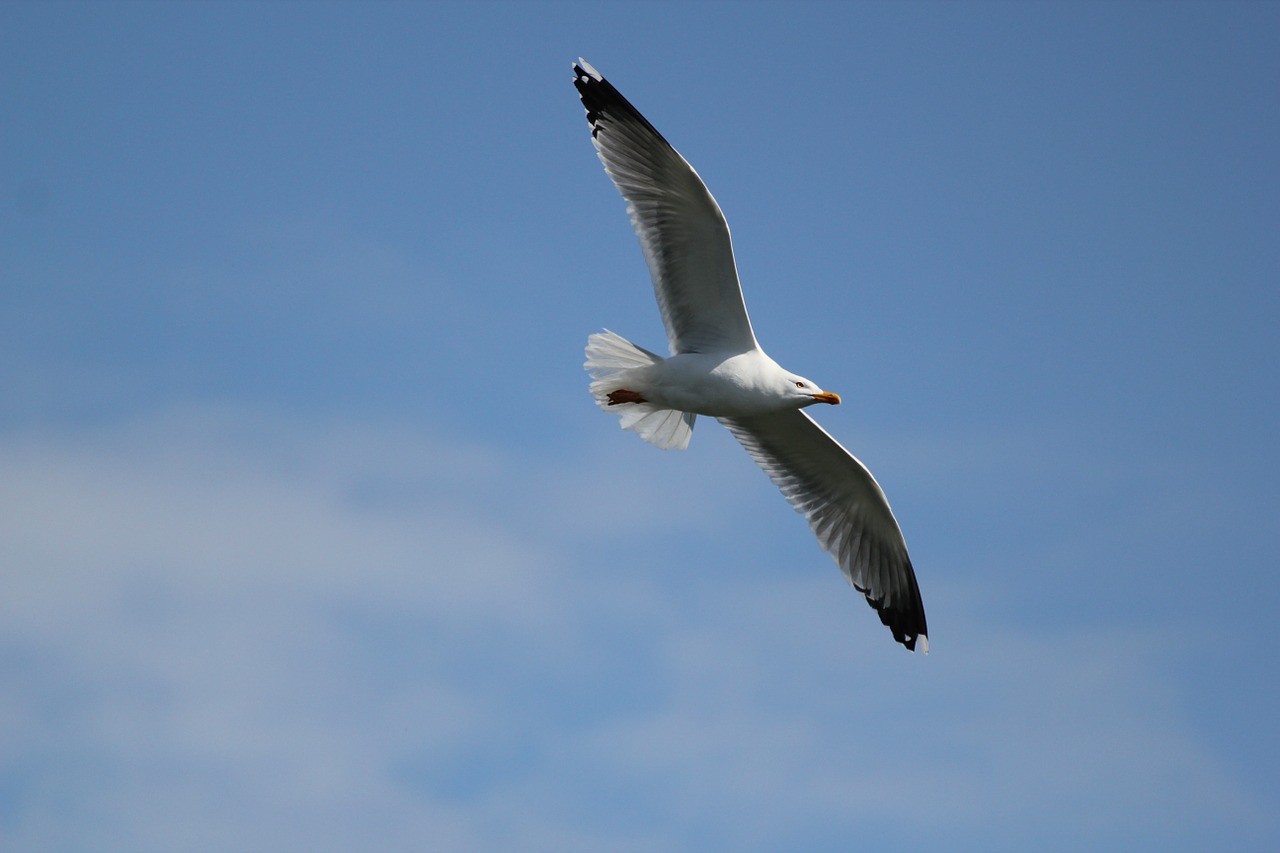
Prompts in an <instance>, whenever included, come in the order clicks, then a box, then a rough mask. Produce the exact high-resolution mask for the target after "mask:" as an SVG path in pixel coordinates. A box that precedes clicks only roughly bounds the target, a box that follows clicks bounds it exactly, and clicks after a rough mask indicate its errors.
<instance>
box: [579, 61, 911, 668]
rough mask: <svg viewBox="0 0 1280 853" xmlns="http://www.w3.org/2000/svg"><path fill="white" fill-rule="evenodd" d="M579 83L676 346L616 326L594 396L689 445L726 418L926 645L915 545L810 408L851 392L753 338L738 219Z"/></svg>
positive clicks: (656, 437)
mask: <svg viewBox="0 0 1280 853" xmlns="http://www.w3.org/2000/svg"><path fill="white" fill-rule="evenodd" d="M573 73H574V80H573V84H574V86H575V87H576V88H577V90H578V95H579V96H580V97H581V98H582V105H583V106H584V107H585V108H586V110H587V122H588V123H589V124H590V125H591V141H592V143H594V145H595V148H596V153H597V154H598V156H599V157H600V161H601V162H602V163H603V164H604V170H605V172H606V173H607V174H608V175H609V177H610V178H612V179H613V183H614V184H615V185H616V186H617V188H618V192H620V193H621V194H622V197H623V198H624V199H625V200H626V202H627V213H628V214H630V216H631V225H632V227H633V228H634V229H635V232H636V236H637V237H639V238H640V247H641V248H642V249H643V251H644V257H645V261H646V262H647V263H648V266H649V274H650V276H651V277H652V279H653V291H654V295H655V296H656V297H657V300H658V308H659V309H660V310H661V312H662V322H663V325H665V326H666V330H667V344H668V346H669V349H670V353H671V355H670V356H669V357H667V358H663V357H662V356H660V355H656V354H655V353H652V352H650V351H649V350H647V349H644V348H642V347H639V346H636V345H635V344H633V343H631V342H630V341H628V340H626V339H625V338H623V337H621V336H620V335H617V334H615V333H613V332H611V331H609V330H607V329H606V330H604V331H603V332H599V333H596V334H593V335H591V336H590V337H589V338H588V339H587V348H586V356H587V361H586V364H585V365H584V367H585V368H586V370H587V372H588V373H589V374H590V376H591V380H592V381H591V385H590V390H591V395H592V396H593V397H594V398H595V400H596V403H597V404H598V405H599V406H600V408H601V409H603V410H605V411H606V412H612V413H614V414H617V415H618V416H619V417H620V418H621V426H622V428H623V429H626V430H630V431H632V432H635V433H636V434H637V435H639V436H640V437H641V438H642V439H644V440H645V441H647V442H649V443H650V444H653V445H655V446H656V447H659V448H662V449H664V450H670V449H677V450H684V449H685V448H687V447H688V446H689V439H690V437H691V436H692V435H693V425H694V420H695V419H696V418H697V416H698V415H706V416H708V417H713V418H716V419H717V420H718V421H720V423H722V424H724V426H725V427H726V428H728V430H729V432H731V433H732V434H733V436H734V437H735V438H737V439H738V441H739V442H740V443H741V444H742V446H743V447H744V448H746V451H747V453H748V454H750V456H751V458H752V459H754V460H755V461H756V464H758V465H759V466H760V467H761V468H762V469H763V470H764V472H765V473H766V474H767V475H768V476H769V479H771V480H772V481H773V483H774V484H775V485H776V486H777V487H778V488H779V489H780V490H781V491H782V494H783V495H784V496H785V497H786V499H787V500H788V501H789V502H790V503H791V506H792V507H794V508H795V510H796V511H797V512H799V513H801V514H803V515H804V516H805V518H806V519H807V520H808V522H809V526H810V528H812V529H813V532H814V534H815V535H816V536H817V538H818V544H819V545H821V546H822V548H823V550H825V551H826V552H827V553H828V554H830V555H831V557H832V558H833V559H834V560H835V562H836V565H838V566H839V567H840V570H841V571H842V572H843V573H844V576H845V578H846V579H847V580H848V581H849V583H851V584H852V585H853V586H854V588H855V589H857V590H858V591H859V592H861V593H862V594H863V595H864V596H865V597H866V600H867V603H868V604H870V605H871V607H872V608H874V609H875V611H876V612H877V613H878V614H879V615H880V621H881V622H883V623H884V624H885V625H886V626H887V627H888V628H889V630H890V631H892V632H893V638H894V640H896V641H897V642H899V643H901V644H902V645H904V646H906V648H907V649H909V650H911V651H915V648H916V643H919V644H920V648H921V651H923V652H925V653H926V654H927V653H928V651H929V639H928V627H927V626H926V624H925V617H924V603H923V602H922V601H921V599H920V587H919V586H918V585H917V583H916V576H915V571H914V570H913V569H912V567H911V558H910V557H909V556H908V555H907V543H906V541H905V540H904V539H903V536H902V530H901V528H899V527H898V522H897V519H895V518H894V517H893V511H892V510H890V509H889V501H888V499H887V498H885V495H884V491H883V490H882V489H881V488H880V485H879V484H878V483H877V482H876V481H875V478H874V477H872V476H871V472H870V471H868V470H867V468H866V466H865V465H863V464H862V463H861V462H859V461H858V459H857V458H856V457H854V455H853V454H852V453H850V452H849V451H847V450H845V449H844V448H843V447H842V446H841V445H840V443H839V442H837V441H836V440H835V439H834V438H832V437H831V436H830V435H829V434H827V432H826V431H825V430H824V429H823V428H822V427H820V426H818V424H817V423H816V422H815V421H814V420H813V419H812V418H811V417H809V415H808V413H806V412H805V411H804V409H805V408H806V407H808V406H812V405H815V404H817V403H828V404H831V405H838V404H839V403H840V397H839V395H837V394H833V393H831V392H829V391H824V390H822V389H821V388H819V387H818V385H817V384H816V383H814V382H813V381H812V380H809V379H806V378H804V377H803V376H799V375H797V374H795V373H792V372H790V371H789V370H785V369H784V368H783V367H781V366H780V365H779V364H778V363H777V362H775V361H774V360H773V359H772V358H770V357H769V356H767V355H765V352H764V350H763V349H761V348H760V344H759V342H758V341H756V336H755V332H753V331H752V329H751V321H750V319H748V317H747V306H746V303H745V302H744V301H743V298H742V286H741V285H740V284H739V282H738V271H737V267H736V265H735V264H734V260H733V245H732V242H731V241H730V239H729V226H728V224H727V223H726V222H725V218H724V214H722V213H721V212H720V206H719V205H718V204H716V200H715V199H714V198H712V196H711V193H710V191H708V190H707V187H706V185H705V184H703V182H702V179H701V178H700V177H698V173H697V172H695V171H694V170H693V167H692V166H690V165H689V163H688V162H687V161H686V160H685V159H684V158H683V157H681V156H680V154H679V153H678V152H677V151H676V150H675V149H674V148H672V147H671V144H670V143H668V142H667V140H666V139H664V138H663V137H662V134H660V133H658V131H657V130H656V129H655V128H654V126H653V125H652V124H650V123H649V122H648V121H647V120H646V119H645V117H644V116H642V115H641V114H640V112H639V111H638V110H637V109H636V108H635V107H633V106H632V105H631V103H630V102H629V101H628V100H627V99H626V98H624V97H623V96H622V95H621V93H619V92H618V90H617V89H615V88H614V87H613V86H612V85H611V84H610V83H609V81H607V80H605V79H604V77H602V76H601V75H600V73H599V72H598V71H596V70H595V69H594V68H592V67H591V65H590V64H589V63H587V61H586V60H584V59H579V60H578V62H577V63H576V64H575V65H574V66H573Z"/></svg>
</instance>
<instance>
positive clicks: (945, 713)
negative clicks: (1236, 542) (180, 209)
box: [0, 407, 1264, 850]
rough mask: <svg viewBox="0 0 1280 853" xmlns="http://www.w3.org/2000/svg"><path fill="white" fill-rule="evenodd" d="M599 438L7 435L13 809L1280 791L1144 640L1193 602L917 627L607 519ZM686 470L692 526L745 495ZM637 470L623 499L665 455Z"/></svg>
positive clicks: (650, 828) (975, 828)
mask: <svg viewBox="0 0 1280 853" xmlns="http://www.w3.org/2000/svg"><path fill="white" fill-rule="evenodd" d="M712 447H713V449H712V450H711V451H710V454H711V456H712V463H711V464H713V465H715V464H718V463H717V462H716V461H715V460H716V459H717V458H718V453H719V451H718V450H716V449H715V447H716V445H715V443H714V442H713V443H712ZM641 449H644V448H641ZM723 449H724V450H732V448H731V447H730V446H728V445H724V446H723ZM725 458H726V459H728V457H727V456H726V457H725ZM732 461H733V462H734V463H742V460H740V459H737V458H736V457H734V458H733V459H732ZM526 462H527V460H526ZM598 464H599V463H598V462H597V461H596V460H592V459H591V458H590V454H589V453H588V454H587V455H585V456H584V457H583V461H572V462H568V463H566V464H565V465H563V466H562V467H561V469H560V471H559V474H558V475H554V476H553V475H551V474H550V473H549V472H548V470H547V469H545V468H541V469H540V468H539V466H538V465H537V464H534V463H531V462H529V463H528V464H521V460H518V459H514V458H511V456H510V454H507V453H501V452H498V451H495V450H493V449H491V448H486V447H484V446H480V445H476V446H472V447H457V446H447V445H445V444H443V443H436V442H433V441H432V440H431V439H429V438H423V437H422V436H419V435H416V434H414V433H412V432H410V431H408V430H406V429H402V428H397V427H387V426H379V425H376V424H371V423H363V424H362V423H314V422H301V421H299V420H297V419H293V418H290V417H287V416H283V415H279V414H264V413H262V412H258V411H253V410H246V409H243V408H230V407H224V408H219V407H204V408H193V409H185V410H176V409H175V410H169V411H167V412H163V413H160V414H157V415H154V416H151V417H141V418H138V419H135V420H132V421H128V422H123V423H120V424H117V425H116V426H114V427H112V428H110V429H102V428H96V429H92V430H90V429H79V428H74V427H67V428H62V429H59V430H55V431H42V432H39V433H34V432H30V433H23V434H9V435H6V436H4V437H3V439H2V440H0V467H2V468H3V470H5V471H6V475H7V476H6V477H5V479H4V481H3V483H2V484H0V500H2V501H3V504H4V506H5V507H6V510H5V512H4V514H3V517H0V541H2V542H3V543H4V544H3V546H0V547H2V548H3V554H2V555H0V559H3V562H4V565H5V566H6V595H5V596H4V598H3V601H0V624H2V625H3V627H2V628H0V649H2V653H3V655H4V657H5V660H6V661H7V663H6V668H5V676H4V681H3V684H4V687H3V694H2V696H3V705H2V706H0V707H2V708H3V711H2V713H3V716H4V719H5V725H4V727H3V731H4V735H3V740H2V741H0V758H2V759H3V760H2V761H0V764H2V765H3V767H4V768H5V770H4V771H3V773H2V774H0V776H2V777H3V784H4V786H5V789H6V790H7V791H9V792H12V796H11V797H10V798H9V803H10V805H9V806H8V807H7V809H6V811H5V812H4V814H3V815H2V816H0V824H2V825H3V827H4V833H5V836H6V838H9V839H12V841H13V843H15V844H18V845H19V846H24V847H28V846H34V847H37V848H38V847H42V846H50V845H52V846H59V845H60V844H65V845H66V846H80V845H82V844H86V843H88V841H89V839H92V840H93V843H94V846H96V847H116V848H121V849H124V848H127V849H172V848H173V847H175V846H178V847H185V848H197V849H198V848H206V849H209V848H216V847H241V848H243V847H245V846H281V847H286V848H290V847H291V848H295V849H297V848H302V847H306V848H308V849H343V848H349V847H351V846H352V845H355V844H360V843H363V842H367V841H368V840H369V839H376V840H377V842H378V844H380V845H381V846H386V847H395V846H413V845H414V844H421V843H422V842H423V840H424V839H427V840H430V841H432V842H433V846H436V847H439V848H454V849H484V848H499V847H504V846H506V847H509V846H512V845H517V844H519V845H520V846H522V847H524V848H526V849H529V848H542V849H584V850H586V849H601V848H604V847H608V848H611V849H618V848H629V849H681V848H688V847H693V846H698V844H699V843H703V842H714V843H717V844H721V845H724V844H729V845H730V846H735V847H741V848H744V849H748V848H753V847H755V848H770V847H776V845H778V844H781V843H783V842H785V841H788V840H795V839H801V840H803V839H806V838H808V839H810V840H811V841H812V842H813V843H814V844H816V845H818V846H822V844H823V843H827V842H824V841H823V839H827V840H828V841H829V838H830V837H831V836H830V833H831V832H833V831H834V832H837V833H839V832H846V831H853V830H854V829H858V831H859V832H862V833H864V835H866V834H867V833H870V835H868V836H866V837H872V838H874V837H880V838H882V839H883V840H884V843H888V841H889V840H890V839H899V840H906V841H908V842H909V843H910V844H920V845H924V844H926V843H928V844H937V843H940V842H941V841H945V840H946V839H947V838H948V837H953V833H956V832H963V833H973V834H974V835H975V836H978V835H981V836H982V837H984V838H985V839H987V841H988V842H989V844H988V846H987V849H1001V848H1003V849H1019V848H1025V845H1026V844H1029V843H1031V842H1032V841H1035V840H1037V839H1039V840H1040V841H1041V842H1043V834H1044V833H1049V834H1050V835H1051V836H1052V837H1053V838H1057V839H1060V840H1061V844H1060V845H1059V846H1058V849H1070V848H1072V847H1073V846H1075V845H1078V844H1080V843H1087V842H1088V841H1089V840H1090V839H1097V838H1101V837H1104V836H1108V835H1114V834H1116V833H1121V834H1126V833H1127V834H1130V835H1131V836H1132V838H1133V839H1134V841H1135V844H1137V846H1139V847H1141V846H1142V844H1141V843H1139V842H1143V840H1144V839H1145V840H1146V841H1147V842H1149V843H1151V844H1155V843H1156V842H1157V841H1160V840H1163V841H1165V842H1171V841H1175V840H1177V839H1178V838H1181V837H1183V836H1186V835H1188V834H1190V835H1192V836H1195V835H1196V833H1201V834H1205V837H1208V835H1207V834H1208V833H1211V832H1212V831H1213V830H1214V829H1215V827H1219V826H1221V825H1222V824H1223V823H1224V822H1227V821H1230V822H1232V823H1241V822H1243V823H1244V824H1250V823H1252V824H1255V825H1262V822H1263V821H1264V817H1263V816H1262V810H1261V808H1260V806H1259V805H1258V804H1257V803H1254V802H1252V801H1251V798H1250V796H1249V794H1248V792H1246V791H1242V790H1241V789H1240V787H1239V785H1238V784H1236V783H1235V782H1234V781H1233V780H1232V779H1231V777H1230V774H1229V773H1228V772H1227V771H1226V769H1224V768H1223V767H1222V766H1220V765H1219V764H1218V763H1217V762H1216V760H1215V759H1214V758H1213V756H1212V755H1211V754H1209V753H1208V752H1207V751H1206V750H1205V748H1204V747H1203V746H1202V745H1200V744H1199V743H1197V741H1196V738H1195V737H1194V735H1193V733H1192V732H1191V730H1190V729H1189V727H1188V726H1187V725H1186V723H1185V721H1184V720H1182V719H1181V717H1180V714H1179V712H1178V710H1177V708H1178V703H1177V701H1176V697H1173V696H1171V694H1170V686H1169V685H1168V684H1167V683H1166V682H1165V681H1164V680H1162V679H1161V677H1160V675H1159V673H1158V670H1157V669H1155V668H1153V667H1152V666H1150V657H1151V652H1152V648H1153V646H1154V644H1155V643H1156V642H1157V641H1161V642H1163V641H1165V640H1166V639H1167V638H1153V637H1148V636H1142V635H1133V636H1118V635H1115V634H1114V633H1108V632H1100V633H1073V634H1056V635H1055V634H1039V635H1012V634H1010V633H1008V632H1007V631H1002V630H999V629H994V628H992V627H991V626H986V625H984V624H983V622H982V620H981V617H980V611H979V609H978V608H976V607H974V606H973V602H972V601H971V600H970V599H969V598H968V596H967V594H962V593H961V591H960V590H958V589H957V590H949V589H948V588H947V587H946V586H945V585H939V584H935V585H934V586H933V587H932V589H931V596H932V597H931V603H932V604H933V605H934V607H935V610H936V611H938V612H943V613H951V614H953V615H952V616H951V619H950V621H951V624H950V625H948V642H947V643H946V644H943V645H942V646H941V648H940V649H939V650H938V651H935V653H934V654H933V655H931V656H930V657H929V658H927V659H920V658H919V657H910V656H906V655H904V654H901V652H900V650H898V649H896V648H892V647H891V646H892V644H890V643H886V642H883V640H884V638H883V637H881V636H879V634H880V632H879V630H878V628H879V626H878V625H875V624H873V623H874V621H875V620H874V619H872V618H870V616H871V614H870V613H869V612H865V613H864V612H862V611H863V610H864V609H865V606H864V605H862V604H861V603H860V602H858V601H857V599H856V597H855V596H854V595H853V594H852V593H851V592H850V591H848V590H846V589H845V588H844V587H843V585H842V584H841V583H840V582H839V579H838V576H837V575H836V573H835V572H834V570H833V571H831V572H830V573H823V572H814V573H813V574H812V575H808V576H801V577H796V576H787V577H782V576H780V575H779V574H778V573H777V572H776V571H774V572H772V573H770V572H765V571H761V570H758V569H753V568H752V567H750V566H744V567H742V571H741V572H740V573H739V574H738V575H737V577H738V580H736V581H731V582H727V579H732V578H733V577H735V575H734V574H733V573H728V572H725V571H723V570H717V569H716V568H715V567H710V569H709V571H707V572H702V571H699V570H698V568H697V567H694V566H690V567H681V571H680V572H679V573H678V574H677V573H674V572H672V571H666V570H660V569H655V570H654V571H652V572H650V571H648V568H647V567H646V556H645V555H644V554H643V553H642V550H640V549H634V548H620V549H617V548H615V549H611V548H610V547H609V546H610V543H615V544H616V542H618V541H619V537H621V541H626V542H635V541H637V539H636V537H638V536H641V535H642V533H641V530H642V527H643V525H639V524H627V523H626V522H625V521H618V520H615V521H614V522H612V523H610V520H609V516H610V513H609V512H608V511H606V510H605V509H604V508H602V507H601V506H600V505H599V504H600V499H599V497H598V495H599V493H598V492H593V488H594V487H593V484H598V483H599V481H600V477H601V474H600V471H599V470H598ZM742 470H744V471H747V472H748V473H754V472H750V471H749V467H748V466H745V465H743V468H742ZM666 473H668V472H664V475H665V474H666ZM557 476H558V477H559V479H558V480H556V477H557ZM675 476H676V478H677V479H676V482H677V483H678V484H679V485H677V486H676V488H675V490H674V491H675V492H676V494H677V495H683V496H685V499H683V500H679V501H678V502H677V507H678V512H679V513H682V514H684V516H685V522H686V523H687V524H690V525H694V526H695V527H697V526H699V525H700V526H701V528H702V529H703V530H704V531H710V532H711V533H712V535H714V534H715V531H717V530H720V529H724V528H726V527H728V528H732V526H733V520H732V518H731V517H728V518H727V517H726V515H725V509H724V508H719V509H709V510H706V511H705V512H704V511H700V510H699V509H698V506H699V505H700V504H701V505H703V506H705V505H707V504H709V503H710V501H700V500H699V495H700V492H701V491H704V490H714V486H709V485H707V484H702V485H699V484H698V483H697V482H696V481H695V480H687V479H686V480H681V479H679V475H678V474H677V475H675ZM548 482H550V486H549V487H548V486H547V484H548ZM627 488H628V494H629V495H630V498H629V500H630V503H628V504H624V511H626V512H629V511H630V510H631V509H632V508H643V507H646V506H654V507H656V506H660V505H661V504H662V502H663V501H664V500H665V499H666V498H667V497H669V496H670V495H671V493H672V491H673V489H672V483H671V482H669V481H667V480H666V478H665V476H664V477H646V476H644V475H643V474H639V475H637V476H635V477H631V478H629V479H628V481H627ZM503 495H505V497H503ZM495 496H498V497H496V499H495ZM538 496H540V497H541V500H542V503H541V505H537V506H535V505H534V503H535V498H536V497H538ZM593 503H594V504H595V507H594V509H592V508H591V507H590V505H591V504H593ZM730 506H731V507H732V504H730ZM775 509H777V510H778V511H783V510H782V507H781V506H778V507H776V508H775ZM652 511H653V512H655V513H658V514H661V513H662V512H663V510H660V509H654V510H652ZM593 512H594V515H592V513H593ZM730 515H731V513H730ZM583 518H586V519H587V522H586V523H585V524H584V522H583ZM698 519H701V522H698ZM649 520H650V521H652V520H653V518H650V519H649ZM638 550H640V552H638ZM601 563H605V564H606V567H605V568H604V569H602V568H601ZM775 568H776V567H775ZM957 614H958V615H957ZM584 802H586V803H593V804H594V805H593V807H592V808H591V809H590V810H589V812H587V813H584V811H583V810H582V809H581V808H580V806H581V804H582V803H584ZM68 818H74V819H68ZM868 827H869V828H870V829H868ZM1144 843H1145V842H1144ZM1053 848H1054V843H1049V844H1048V848H1047V849H1053Z"/></svg>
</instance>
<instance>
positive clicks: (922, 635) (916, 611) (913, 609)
mask: <svg viewBox="0 0 1280 853" xmlns="http://www.w3.org/2000/svg"><path fill="white" fill-rule="evenodd" d="M906 574H907V577H908V578H909V580H910V585H909V586H908V588H907V591H906V592H907V595H906V597H905V600H895V601H891V602H890V603H888V604H886V603H885V602H884V601H883V600H879V599H874V598H872V597H871V596H869V595H867V590H865V589H863V588H862V587H859V586H856V585H855V589H857V590H858V592H860V593H862V594H863V596H865V597H866V600H867V604H869V605H870V606H871V609H872V610H874V611H875V612H876V615H877V616H879V617H880V622H881V623H882V624H883V625H884V626H885V627H886V628H888V629H889V630H890V631H892V632H893V639H894V640H895V641H897V642H899V643H901V644H902V645H903V646H905V647H906V649H907V651H909V652H914V651H915V650H916V643H917V642H918V643H919V644H920V650H921V651H922V652H924V653H925V654H929V624H928V622H927V621H926V620H925V616H924V600H923V599H922V598H921V597H920V586H919V585H918V584H917V583H916V577H915V570H914V569H912V567H911V563H910V561H908V562H907V572H906Z"/></svg>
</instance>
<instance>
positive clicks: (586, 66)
mask: <svg viewBox="0 0 1280 853" xmlns="http://www.w3.org/2000/svg"><path fill="white" fill-rule="evenodd" d="M578 66H579V67H580V68H581V69H582V70H583V71H585V72H587V76H588V77H591V78H593V79H595V80H603V79H604V78H603V77H601V76H600V72H599V71H597V70H595V69H594V68H592V67H591V63H590V62H587V61H586V60H585V59H583V58H582V57H581V56H579V57H578Z"/></svg>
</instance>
